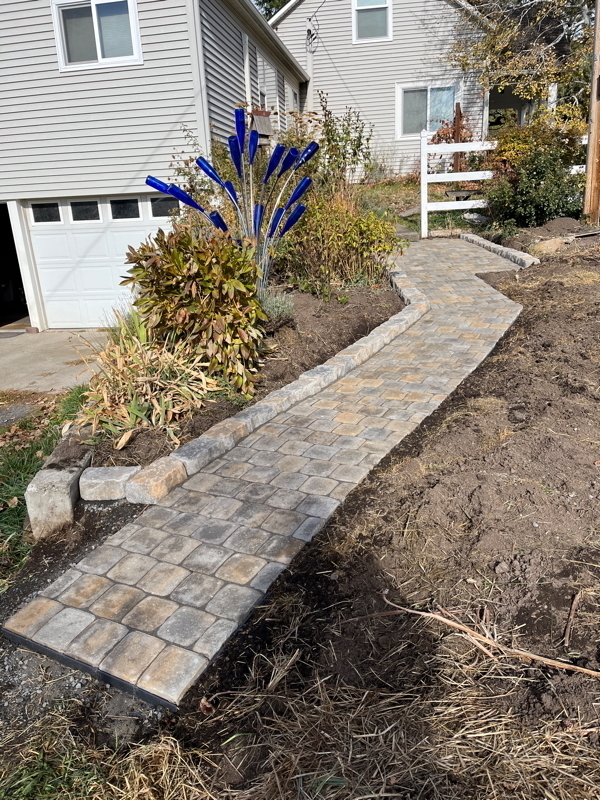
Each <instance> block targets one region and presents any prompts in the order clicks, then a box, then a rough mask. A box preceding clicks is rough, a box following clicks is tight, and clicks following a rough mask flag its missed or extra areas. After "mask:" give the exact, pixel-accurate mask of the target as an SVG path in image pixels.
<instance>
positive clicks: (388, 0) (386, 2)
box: [352, 0, 394, 45]
mask: <svg viewBox="0 0 600 800" xmlns="http://www.w3.org/2000/svg"><path fill="white" fill-rule="evenodd" d="M384 6H385V7H387V26H388V33H387V36H377V37H373V38H372V39H359V38H358V36H357V31H358V12H359V11H365V10H367V9H368V8H383V7H384ZM393 6H394V2H393V0H381V2H380V5H376V6H362V7H361V8H360V9H359V7H358V5H357V0H352V44H367V45H368V44H373V43H377V42H391V41H392V40H393V38H394V15H393Z"/></svg>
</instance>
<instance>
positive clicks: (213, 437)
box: [125, 269, 430, 504]
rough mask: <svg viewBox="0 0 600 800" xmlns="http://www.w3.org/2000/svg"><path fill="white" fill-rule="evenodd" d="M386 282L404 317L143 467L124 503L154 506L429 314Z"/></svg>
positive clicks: (409, 290) (403, 282)
mask: <svg viewBox="0 0 600 800" xmlns="http://www.w3.org/2000/svg"><path fill="white" fill-rule="evenodd" d="M389 280H390V284H391V287H392V289H393V290H394V291H395V292H396V293H397V294H398V295H399V296H400V297H401V298H402V300H403V301H404V302H405V303H406V307H405V308H403V309H402V311H400V312H399V313H398V314H395V315H394V316H393V317H390V319H388V320H387V321H386V322H384V323H382V324H381V325H378V326H377V328H375V329H374V330H372V331H371V333H369V334H368V335H367V336H364V337H363V338H362V339H359V340H358V341H356V342H354V344H351V345H350V346H349V347H346V348H345V349H344V350H340V352H339V353H337V355H335V356H333V357H332V358H330V359H328V360H327V361H325V362H324V363H323V364H320V365H319V366H318V367H314V368H313V369H310V370H307V371H306V372H303V373H302V375H300V377H299V378H298V379H297V380H295V381H293V382H292V383H289V384H288V385H287V386H284V387H282V388H281V389H277V390H276V391H274V392H271V393H270V394H268V395H267V396H266V397H265V398H264V399H263V400H260V401H259V402H258V403H255V405H253V406H250V407H249V408H245V409H243V410H242V411H239V412H238V413H237V414H235V415H234V416H232V417H229V418H228V419H225V420H223V421H222V422H218V423H217V424H216V425H213V426H212V427H211V428H209V429H208V430H207V431H206V432H205V433H203V434H202V435H201V436H199V437H198V438H196V439H192V440H191V441H189V442H186V443H185V444H184V445H182V446H181V447H179V448H178V449H177V450H174V451H173V452H172V453H171V454H170V455H168V456H166V457H163V458H161V459H159V461H160V464H159V462H158V461H155V462H154V463H152V464H149V465H148V466H147V467H144V469H142V471H141V472H139V473H138V474H137V475H136V476H135V477H133V478H132V479H131V480H129V481H127V483H126V484H125V497H126V499H127V500H128V501H129V502H131V503H148V504H151V503H156V502H158V501H159V500H161V499H162V498H163V497H164V496H165V495H166V494H167V493H168V492H169V491H170V490H171V489H172V488H173V486H174V485H176V484H177V483H180V482H182V480H185V478H181V479H179V480H176V481H175V482H173V481H174V480H175V478H174V476H176V475H177V474H178V473H179V474H182V472H180V471H181V469H182V467H183V468H184V469H185V473H186V475H187V477H191V476H192V475H194V474H195V473H196V472H199V471H200V470H201V469H202V468H203V467H205V466H206V465H207V464H208V463H209V462H211V461H213V460H214V459H215V458H218V457H219V456H222V455H223V454H224V453H227V452H228V451H229V450H231V449H233V448H234V447H235V445H236V444H237V443H238V442H240V441H241V440H242V439H244V438H245V437H246V436H249V435H250V434H251V433H252V432H253V431H254V430H256V429H257V428H258V427H260V426H261V425H264V424H265V423H266V422H269V420H272V419H273V418H274V417H276V416H277V415H278V414H281V413H282V412H283V411H286V410H287V409H288V408H291V407H292V406H293V405H296V404H297V403H300V402H302V400H305V399H306V398H307V397H311V396H312V395H314V394H316V393H317V392H319V391H321V390H322V389H324V388H325V387H326V386H329V385H330V384H332V383H335V381H337V380H339V379H340V378H343V377H344V375H347V374H348V373H349V372H350V371H351V370H353V369H355V368H356V367H358V366H359V365H360V364H363V363H364V362H365V361H366V360H367V359H368V358H371V356H372V355H374V354H375V353H377V352H379V350H381V349H382V348H383V347H385V346H386V345H387V344H389V343H390V342H391V341H392V340H393V339H395V338H396V337H397V336H399V335H400V334H401V333H404V331H406V330H408V328H410V327H411V326H412V325H414V324H415V322H417V321H418V320H419V319H421V317H422V316H423V314H426V313H427V312H428V311H429V309H430V303H429V300H428V298H427V296H426V295H425V294H423V292H421V291H419V290H418V289H416V288H415V287H414V286H412V285H411V283H410V282H409V279H408V278H407V276H406V275H405V274H404V273H403V272H401V271H400V270H398V269H391V270H390V272H389ZM163 473H164V474H163ZM167 487H168V488H167Z"/></svg>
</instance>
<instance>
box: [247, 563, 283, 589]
mask: <svg viewBox="0 0 600 800" xmlns="http://www.w3.org/2000/svg"><path fill="white" fill-rule="evenodd" d="M285 568H286V565H285V564H279V563H276V562H271V563H270V564H267V565H266V566H264V567H263V568H262V569H261V571H260V572H259V573H258V575H256V576H255V577H254V578H252V580H251V581H250V586H252V588H253V589H258V591H259V592H266V591H267V589H268V588H269V587H270V586H271V584H272V583H273V581H275V579H276V578H277V577H278V576H279V575H280V574H281V573H282V572H283V570H284V569H285Z"/></svg>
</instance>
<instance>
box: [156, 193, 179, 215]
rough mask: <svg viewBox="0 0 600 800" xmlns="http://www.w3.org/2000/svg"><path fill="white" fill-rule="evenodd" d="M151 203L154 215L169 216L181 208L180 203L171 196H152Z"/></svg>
mask: <svg viewBox="0 0 600 800" xmlns="http://www.w3.org/2000/svg"><path fill="white" fill-rule="evenodd" d="M150 204H151V206H152V216H153V217H169V216H171V214H175V212H177V211H178V210H179V203H178V202H177V200H175V199H173V198H171V197H165V198H162V197H152V198H151V199H150Z"/></svg>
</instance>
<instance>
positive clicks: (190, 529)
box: [162, 513, 200, 536]
mask: <svg viewBox="0 0 600 800" xmlns="http://www.w3.org/2000/svg"><path fill="white" fill-rule="evenodd" d="M199 525H200V522H199V518H198V515H197V514H185V513H182V514H179V515H178V516H176V517H175V518H174V519H172V520H170V521H169V522H165V524H164V525H163V526H162V529H163V531H168V532H169V533H177V534H179V535H180V536H191V535H192V534H193V533H195V532H196V531H197V530H198V527H199Z"/></svg>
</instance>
